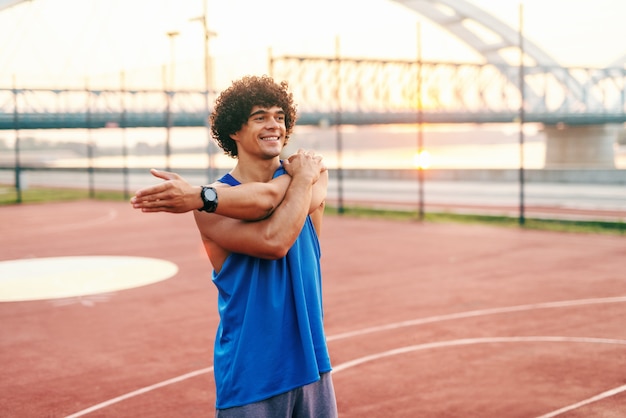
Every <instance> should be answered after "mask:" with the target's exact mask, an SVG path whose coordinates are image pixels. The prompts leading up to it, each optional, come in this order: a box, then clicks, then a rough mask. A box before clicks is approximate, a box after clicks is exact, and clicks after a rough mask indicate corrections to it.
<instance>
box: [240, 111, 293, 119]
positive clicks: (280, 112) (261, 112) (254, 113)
mask: <svg viewBox="0 0 626 418" xmlns="http://www.w3.org/2000/svg"><path fill="white" fill-rule="evenodd" d="M265 113H270V112H268V111H267V110H265V109H259V110H257V111H256V112H252V113H250V115H249V116H248V118H251V117H253V116H256V115H262V114H265ZM276 113H279V114H281V115H284V114H285V111H284V110H283V109H280V110H278V111H276Z"/></svg>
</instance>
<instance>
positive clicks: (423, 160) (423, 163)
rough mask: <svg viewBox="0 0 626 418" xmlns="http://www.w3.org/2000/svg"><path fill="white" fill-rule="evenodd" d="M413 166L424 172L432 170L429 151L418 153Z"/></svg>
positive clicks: (414, 157)
mask: <svg viewBox="0 0 626 418" xmlns="http://www.w3.org/2000/svg"><path fill="white" fill-rule="evenodd" d="M413 166H414V167H415V168H421V169H422V170H425V169H427V168H430V152H428V151H427V150H422V151H420V152H419V153H418V152H416V153H415V155H414V156H413Z"/></svg>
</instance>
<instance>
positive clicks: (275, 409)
mask: <svg viewBox="0 0 626 418" xmlns="http://www.w3.org/2000/svg"><path fill="white" fill-rule="evenodd" d="M246 417H254V418H337V401H336V400H335V389H334V388H333V380H332V378H331V376H330V373H323V374H321V375H320V380H318V381H317V382H314V383H311V384H309V385H306V386H302V387H300V388H296V389H294V390H291V391H289V392H285V393H281V394H280V395H276V396H274V397H271V398H269V399H265V400H264V401H261V402H255V403H251V404H248V405H244V406H236V407H234V408H228V409H217V410H216V411H215V418H246Z"/></svg>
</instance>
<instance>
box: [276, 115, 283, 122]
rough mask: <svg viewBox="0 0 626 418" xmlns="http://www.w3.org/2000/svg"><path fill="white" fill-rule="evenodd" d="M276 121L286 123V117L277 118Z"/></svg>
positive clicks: (279, 116)
mask: <svg viewBox="0 0 626 418" xmlns="http://www.w3.org/2000/svg"><path fill="white" fill-rule="evenodd" d="M276 120H277V121H279V122H284V121H285V115H278V116H276Z"/></svg>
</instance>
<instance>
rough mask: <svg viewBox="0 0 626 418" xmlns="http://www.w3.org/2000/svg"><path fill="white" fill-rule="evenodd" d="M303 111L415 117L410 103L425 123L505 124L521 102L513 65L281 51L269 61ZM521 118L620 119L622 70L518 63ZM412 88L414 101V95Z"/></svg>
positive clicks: (624, 97)
mask: <svg viewBox="0 0 626 418" xmlns="http://www.w3.org/2000/svg"><path fill="white" fill-rule="evenodd" d="M270 65H271V73H272V75H273V76H274V77H275V78H276V79H280V80H283V79H284V80H287V81H288V82H289V84H290V87H291V89H292V90H293V91H294V96H295V97H296V100H297V101H298V103H300V111H301V113H302V114H303V115H307V116H309V117H313V116H321V117H324V118H327V119H328V120H329V121H331V122H332V120H333V116H332V115H333V112H334V113H337V112H339V111H341V113H342V114H343V115H344V116H342V119H344V120H345V119H346V118H348V119H352V120H359V119H360V117H362V118H364V119H365V120H370V121H372V120H376V121H385V120H386V121H393V120H394V119H395V121H396V122H400V123H412V122H415V114H416V111H417V109H418V103H421V106H422V112H423V115H424V121H425V122H428V123H460V122H477V123H481V122H485V123H486V122H496V123H497V122H512V121H513V120H515V119H516V118H518V114H519V110H520V107H521V97H522V95H521V89H520V86H521V83H520V74H521V72H520V68H519V67H516V66H509V65H506V64H493V63H487V64H472V63H441V62H416V61H390V60H369V59H346V58H324V57H295V56H284V57H280V58H276V59H272V60H271V61H270ZM523 74H524V83H523V86H524V87H523V88H524V97H525V103H524V111H525V114H526V120H528V121H532V122H543V123H546V124H557V123H565V124H572V125H579V124H602V123H611V122H623V121H624V120H626V119H625V110H626V89H625V86H626V70H625V69H624V68H604V69H596V68H563V67H558V66H533V67H524V68H523ZM418 92H420V94H421V100H418Z"/></svg>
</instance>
